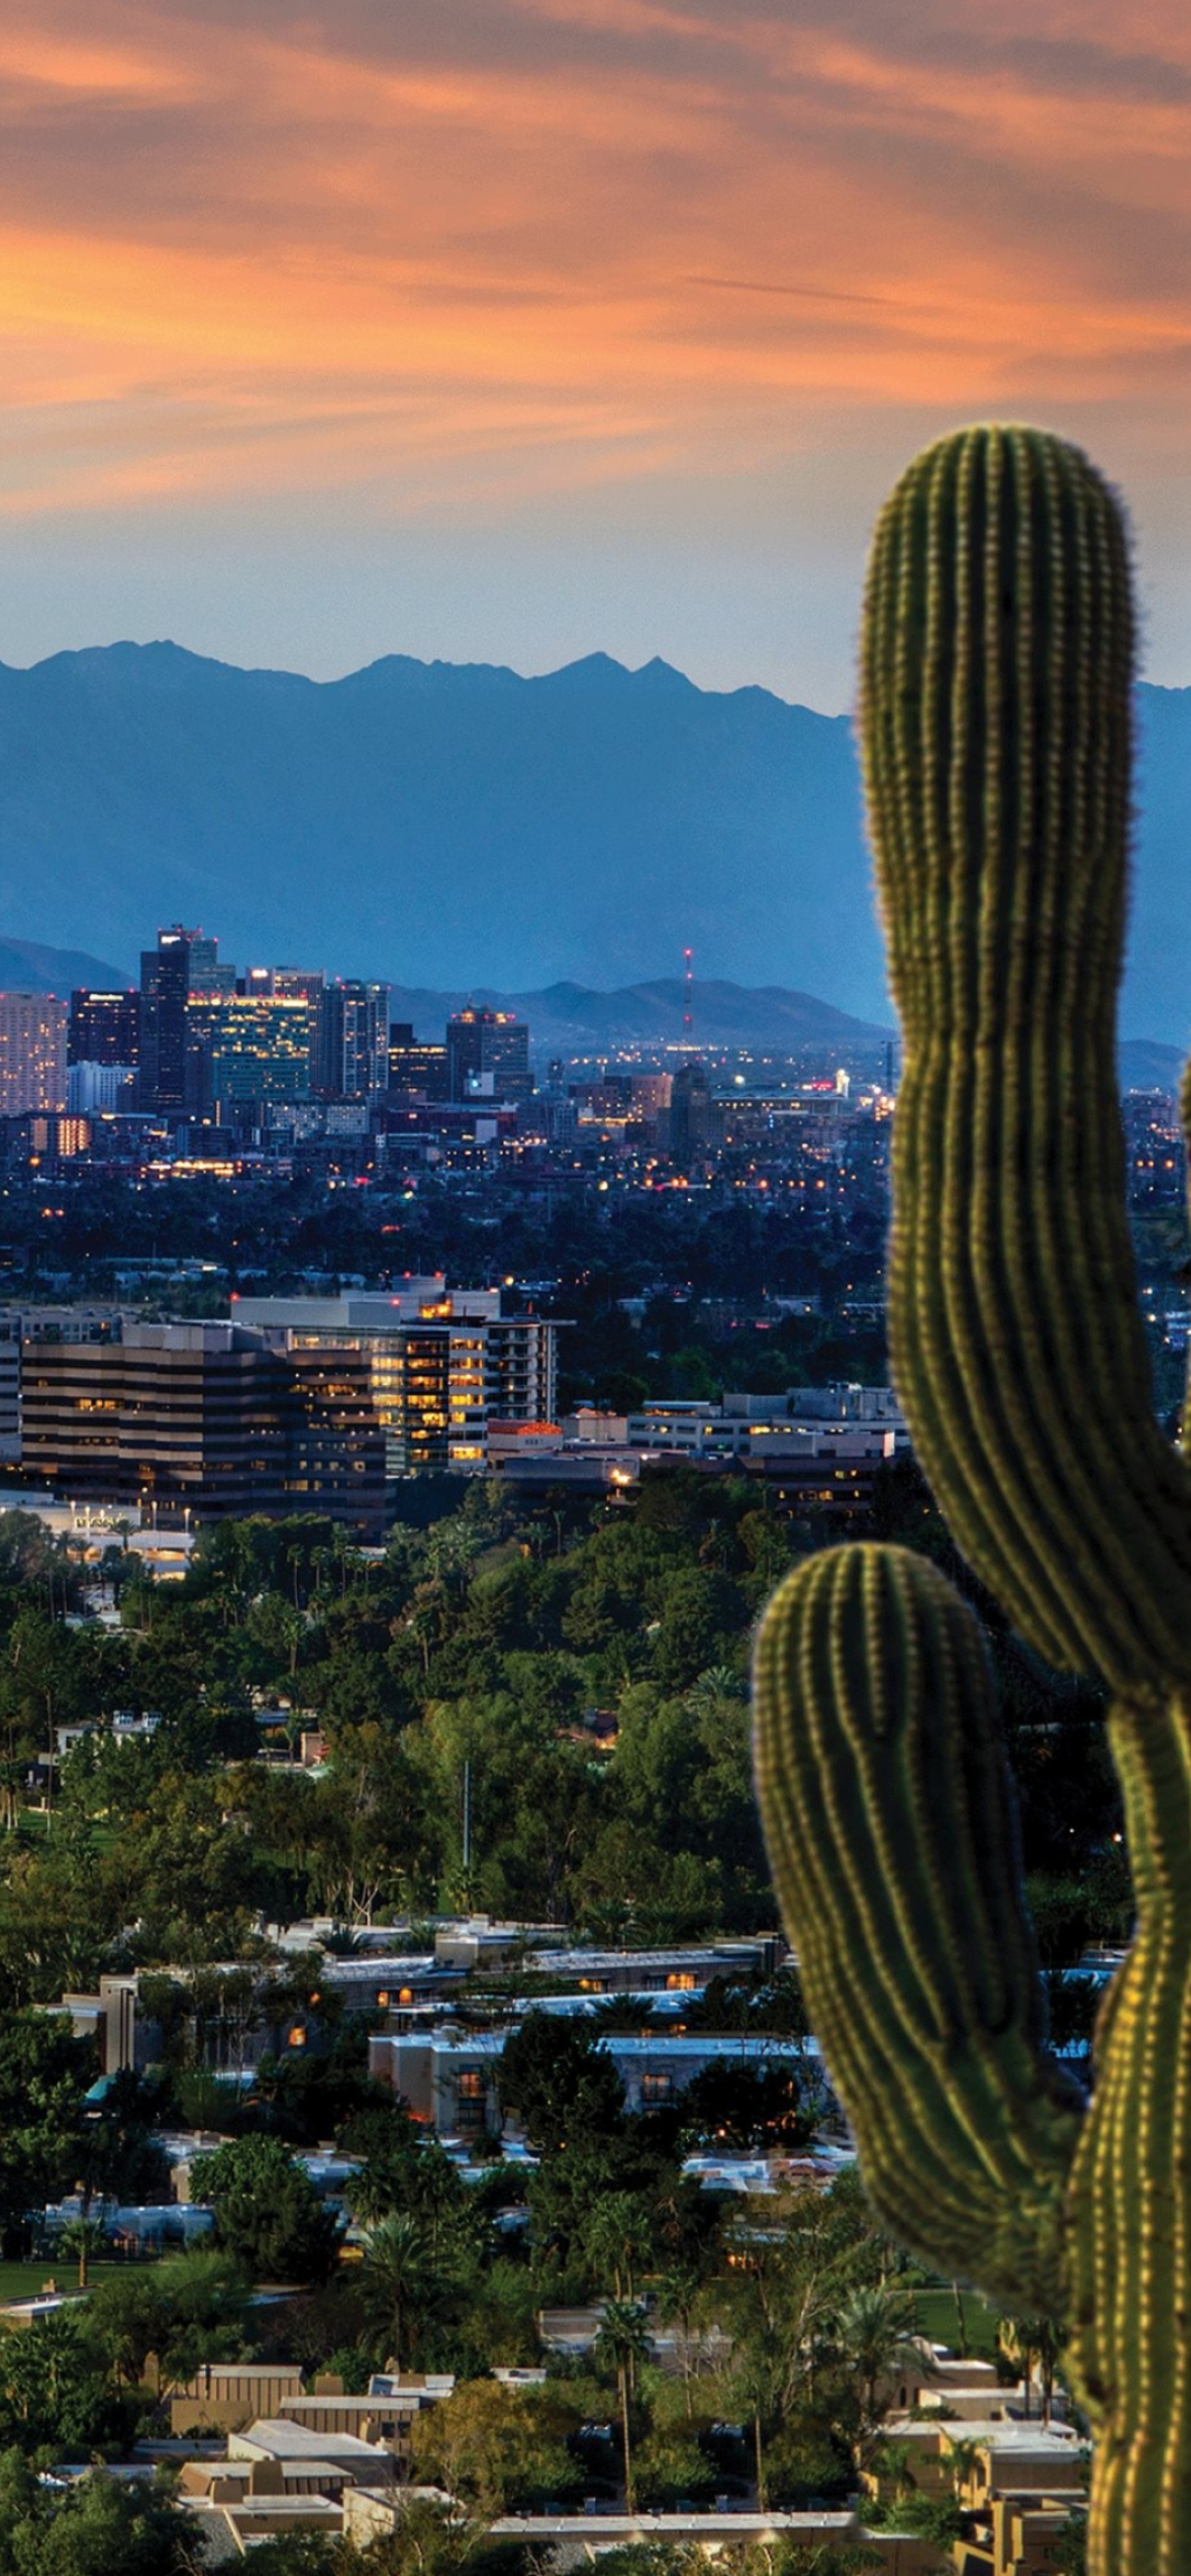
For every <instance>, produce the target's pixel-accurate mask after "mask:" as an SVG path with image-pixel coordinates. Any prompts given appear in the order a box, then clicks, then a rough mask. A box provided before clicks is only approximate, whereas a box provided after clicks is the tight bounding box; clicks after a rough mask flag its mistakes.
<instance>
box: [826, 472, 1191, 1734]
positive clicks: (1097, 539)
mask: <svg viewBox="0 0 1191 2576" xmlns="http://www.w3.org/2000/svg"><path fill="white" fill-rule="evenodd" d="M1131 654H1132V621H1131V612H1130V606H1129V584H1128V562H1127V552H1126V546H1125V539H1124V535H1123V530H1122V527H1121V522H1120V518H1119V514H1118V512H1117V510H1116V507H1115V504H1114V503H1113V501H1112V499H1111V496H1110V495H1109V494H1108V492H1107V491H1106V489H1105V487H1104V486H1103V484H1102V483H1101V482H1100V480H1099V478H1098V477H1097V476H1096V475H1095V474H1094V473H1093V471H1092V469H1091V468H1090V467H1089V466H1088V465H1087V463H1086V461H1085V459H1084V458H1083V457H1082V456H1080V455H1079V454H1078V453H1077V451H1076V450H1074V449H1072V448H1068V447H1066V446H1064V445H1063V443H1062V442H1061V441H1059V440H1055V439H1048V438H1044V437H1042V436H1040V435H1039V434H1038V433H1036V432H1032V431H1025V430H996V429H977V430H971V431H965V432H962V433H960V434H959V435H958V436H956V437H953V438H951V439H947V440H944V441H943V442H942V443H941V444H940V445H939V446H937V447H935V448H933V449H931V450H928V452H927V454H926V455H925V456H924V457H922V458H921V459H920V460H919V461H918V463H917V464H916V465H915V466H913V467H911V469H910V471H909V473H908V474H907V475H906V476H905V477H904V478H903V480H902V482H901V483H900V484H899V485H898V487H897V489H896V491H895V492H894V494H893V496H892V499H891V500H890V502H889V503H888V505H887V507H886V510H885V512H884V514H883V516H882V518H881V521H880V523H879V525H878V529H877V534H876V538H875V542H874V550H873V559H872V567H871V572H870V578H869V588H868V613H867V631H866V642H865V649H864V661H863V703H864V732H865V767H866V785H867V795H868V806H869V818H870V828H871V833H872V838H873V843H874V848H875V851H876V857H877V870H878V880H879V884H880V889H881V895H882V902H883V908H884V912H885V917H886V921H887V924H888V930H889V947H890V964H891V974H892V979H893V984H894V990H895V994H896V998H897V1002H898V1006H899V1010H900V1013H901V1017H902V1022H903V1029H904V1035H905V1067H904V1074H903V1079H902V1084H901V1088H900V1090H899V1094H898V1106H897V1118H896V1121H895V1132H894V1226H893V1239H892V1257H891V1274H890V1300H889V1325H890V1342H891V1349H892V1353H893V1363H894V1375H895V1378H896V1382H897V1384H898V1387H899V1390H900V1392H901V1394H902V1398H903V1401H904V1403H905V1405H906V1409H907V1412H908V1413H909V1415H910V1418H911V1422H912V1424H913V1428H914V1435H915V1445H916V1448H917V1450H918V1454H919V1456H920V1458H921V1460H922V1464H923V1466H924V1468H925V1470H926V1473H927V1475H928V1477H929V1478H930V1481H931V1484H932V1486H933V1488H934V1491H935V1493H936V1495H937V1497H938V1500H939V1502H940V1504H941V1506H942V1508H943V1510H944V1511H945V1513H946V1515H947V1518H948V1520H949V1522H950V1524H951V1527H952V1529H953V1531H954V1533H955V1536H956V1538H957V1539H958V1541H959V1543H960V1545H961V1546H962V1547H963V1549H964V1551H965V1554H966V1555H967V1556H968V1557H969V1558H970V1560H971V1562H972V1563H973V1565H974V1566H975V1567H976V1568H977V1570H978V1571H979V1573H980V1574H981V1576H982V1577H983V1579H984V1580H985V1581H986V1582H987V1583H988V1584H989V1585H990V1586H991V1587H992V1589H993V1590H994V1591H995V1592H996V1593H997V1594H998V1596H999V1598H1000V1600H1001V1601H1002V1603H1003V1604H1004V1606H1005V1608H1006V1609H1007V1610H1008V1612H1009V1613H1010V1615H1011V1617H1012V1618H1013V1620H1014V1622H1015V1624H1016V1625H1017V1626H1018V1627H1019V1628H1020V1629H1021V1630H1022V1633H1023V1634H1024V1635H1025V1636H1026V1637H1028V1638H1029V1639H1030V1641H1031V1642H1032V1643H1033V1644H1034V1645H1035V1646H1036V1647H1037V1648H1038V1650H1039V1651H1040V1652H1041V1653H1042V1654H1044V1655H1045V1656H1046V1657H1047V1658H1048V1660H1049V1661H1050V1662H1052V1663H1054V1664H1057V1665H1060V1666H1064V1667H1067V1668H1069V1669H1074V1670H1079V1671H1086V1670H1088V1669H1092V1670H1097V1671H1100V1672H1102V1673H1103V1674H1104V1675H1105V1676H1106V1677H1107V1678H1108V1680H1109V1681H1110V1682H1111V1683H1112V1685H1113V1687H1114V1689H1115V1690H1117V1691H1118V1692H1119V1693H1120V1694H1121V1695H1122V1696H1123V1697H1125V1698H1128V1699H1129V1700H1131V1701H1132V1702H1134V1703H1136V1702H1137V1701H1139V1700H1140V1699H1143V1698H1144V1697H1146V1696H1147V1695H1149V1694H1158V1693H1161V1692H1163V1691H1164V1690H1165V1688H1166V1686H1167V1685H1168V1683H1169V1682H1170V1681H1171V1680H1172V1679H1175V1680H1177V1681H1179V1682H1180V1683H1191V1476H1189V1475H1188V1472H1187V1469H1186V1468H1185V1467H1184V1465H1183V1463H1182V1461H1181V1460H1180V1459H1179V1458H1178V1457H1177V1456H1176V1455H1175V1454H1174V1453H1173V1452H1172V1451H1171V1450H1170V1449H1169V1447H1168V1446H1167V1444H1166V1443H1165V1441H1164V1440H1163V1439H1162V1437H1161V1435H1160V1433H1159V1431H1158V1429H1157V1426H1156V1425H1155V1423H1154V1422H1153V1420H1152V1417H1151V1413H1150V1407H1149V1371H1148V1361H1147V1355H1146V1348H1145V1339H1144V1333H1143V1329H1142V1326H1141V1323H1140V1319H1139V1317H1138V1314H1137V1310H1136V1305H1135V1300H1134V1272H1133V1260H1132V1252H1131V1247H1130V1242H1129V1235H1128V1229H1127V1224H1126V1219H1125V1212H1124V1197H1123V1177H1124V1148H1123V1138H1122V1134H1121V1126H1120V1116H1119V1111H1118V1107H1117V1099H1116V1088H1115V1083H1116V1076H1115V1055H1114V1038H1113V1013H1114V1004H1115V992H1116V982H1117V975H1118V970H1119V960H1120V946H1121V934H1122V920H1123V907H1124V895H1125V857H1126V847H1125V845H1126V826H1127V814H1128V760H1129V698H1128V679H1129V671H1130V663H1131Z"/></svg>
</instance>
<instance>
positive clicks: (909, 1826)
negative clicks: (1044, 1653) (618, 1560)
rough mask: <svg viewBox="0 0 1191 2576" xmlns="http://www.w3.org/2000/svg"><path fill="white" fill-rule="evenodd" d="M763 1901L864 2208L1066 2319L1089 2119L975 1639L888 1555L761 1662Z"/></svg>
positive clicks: (953, 2269) (837, 1589)
mask: <svg viewBox="0 0 1191 2576" xmlns="http://www.w3.org/2000/svg"><path fill="white" fill-rule="evenodd" d="M755 1705H756V1769H757V1782H758V1792H759V1796H760V1802H761V1809H762V1815H763V1818H764V1822H765V1829H766V1836H767V1841H768V1845H769V1852H770V1859H771V1863H772V1867H773V1874H774V1881H775V1885H776V1887H777V1890H778V1894H779V1897H780V1899H781V1903H782V1910H783V1914H784V1917H785V1920H786V1925H787V1929H788V1931H789V1933H790V1937H791V1939H792V1941H793V1943H794V1945H795V1947H796V1950H797V1953H798V1961H799V1970H800V1974H801V1976H802V1979H803V1984H804V1987H805V1991H806V1995H807V2001H808V2005H809V2007H810V2012H811V2018H812V2022H813V2026H814V2028H815V2030H816V2032H817V2033H818V2035H819V2038H820V2040H821V2042H822V2044H823V2047H824V2051H825V2054H826V2057H827V2061H828V2064H829V2067H830V2070H831V2073H832V2076H833V2079H834V2081H835V2083H836V2085H837V2088H838V2090H839V2093H840V2097H841V2100H842V2101H843V2103H844V2106H845V2108H846V2110H847V2111H848V2113H849V2116H850V2118H851V2120H852V2123H853V2126H854V2129H855V2132H856V2136H857V2140H858V2144H859V2150H860V2160H861V2167H862V2171H863V2173H864V2178H865V2182H866V2185H867V2188H868V2192H869V2195H870V2198H871V2199H872V2201H873V2203H874V2205H875V2207H876V2208H877V2210H878V2212H879V2214H880V2215H881V2217H882V2218H883V2219H884V2220H885V2222H886V2223H887V2224H888V2225H889V2226H890V2227H891V2228H893V2229H894V2231H895V2232H896V2233H897V2234H898V2235H900V2236H901V2237H902V2238H903V2239H904V2240H905V2241H906V2242H908V2243H909V2244H911V2245H912V2246H913V2247H914V2248H915V2250H916V2251H918V2252H919V2253H920V2254H922V2255H923V2256H924V2257H925V2258H926V2259H927V2260H928V2261H930V2262H931V2263H933V2264H935V2265H937V2266H938V2268H940V2269H941V2270H944V2271H946V2272H948V2273H950V2274H954V2275H958V2276H960V2277H962V2278H964V2279H974V2278H975V2279H979V2281H980V2282H981V2284H982V2285H983V2286H985V2287H987V2288H988V2289H990V2290H993V2291H995V2292H997V2293H999V2294H1001V2295H1002V2296H1003V2297H1005V2298H1006V2299H1012V2300H1013V2301H1015V2302H1021V2301H1023V2300H1028V2301H1030V2302H1032V2303H1033V2304H1035V2305H1042V2306H1044V2307H1046V2306H1049V2307H1050V2308H1052V2309H1053V2308H1056V2307H1057V2306H1058V2305H1059V2304H1060V2299H1061V2267H1062V2251H1061V2241H1060V2240H1061V2204H1062V2196H1063V2192H1064V2188H1065V2185H1066V2181H1067V2176H1068V2173H1069V2168H1070V2163H1071V2158H1072V2155H1073V2152H1074V2146H1075V2139H1076V2136H1077V2133H1078V2130H1079V2126H1080V2122H1081V2118H1082V2113H1083V2097H1082V2095H1081V2094H1080V2092H1079V2089H1078V2087H1076V2086H1074V2085H1072V2084H1070V2083H1069V2081H1068V2079H1066V2078H1065V2077H1064V2076H1063V2074H1062V2072H1061V2070H1060V2069H1059V2068H1058V2066H1057V2065H1056V2064H1055V2062H1054V2060H1053V2059H1050V2058H1048V2057H1047V2055H1046V2052H1045V2048H1044V2032H1045V2007H1044V2001H1043V1996H1042V1989H1041V1986H1040V1982H1039V1978H1038V1973H1037V1965H1036V1960H1035V1954H1034V1947H1033V1939H1032V1934H1031V1931H1030V1926H1029V1922H1028V1918H1027V1916H1026V1913H1025V1909H1024V1905H1023V1901H1022V1897H1021V1893H1020V1883H1019V1866H1018V1854H1017V1837H1016V1820H1015V1812H1014V1807H1013V1801H1012V1791H1011V1785H1010V1781H1009V1776H1008V1772H1007V1769H1006V1765H1005V1761H1004V1756H1003V1753H1002V1749H1001V1743H1000V1738H999V1733H998V1728H997V1720H996V1712H995V1707H994V1703H993V1696H992V1686H991V1679H990V1675H989V1671H988V1665H987V1659H986V1656H985V1652H984V1647H983V1642H982V1640H981V1637H980V1633H979V1629H978V1627H977V1625H976V1622H975V1620H974V1618H973V1617H972V1614H971V1612H970V1611H968V1610H967V1609H966V1608H965V1607H964V1605H963V1603H962V1602H961V1601H960V1600H959V1598H958V1596H957V1594H956V1593H955V1592H954V1591H953V1590H952V1588H951V1586H950V1585H949V1584H948V1583H947V1582H946V1581H945V1580H944V1578H943V1577H942V1576H941V1575H940V1574H939V1573H938V1572H937V1571H936V1570H935V1569H934V1568H933V1567H931V1566H929V1565H927V1564H926V1563H925V1562H924V1561H923V1560H922V1559H921V1558H919V1557H916V1556H913V1555H911V1554H910V1553H909V1551H907V1550H905V1549H901V1548H887V1547H871V1546H862V1547H849V1548H843V1549H837V1550H832V1551H831V1552H830V1553H827V1554H824V1555H822V1556H816V1557H813V1558H812V1559H811V1560H810V1561H809V1563H808V1564H807V1565H805V1566H803V1567H801V1568H799V1569H798V1570H797V1571H796V1572H795V1573H794V1574H793V1575H792V1576H791V1577H789V1578H788V1580H787V1582H786V1583H785V1584H783V1586H782V1587H781V1589H780V1590H779V1592H778V1593H777V1595H776V1596H775V1599H774V1601H773V1602H772V1604H771V1605H770V1608H769V1610H768V1611H767V1613H766V1617H765V1620H764V1622H763V1625H762V1628H761V1631H760V1634H759V1638H758V1644H757V1657H756V1676H755Z"/></svg>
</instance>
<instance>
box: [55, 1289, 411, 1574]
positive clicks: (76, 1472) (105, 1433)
mask: <svg viewBox="0 0 1191 2576" xmlns="http://www.w3.org/2000/svg"><path fill="white" fill-rule="evenodd" d="M20 1401H21V1450H22V1462H23V1464H24V1465H25V1466H26V1467H27V1468H28V1469H29V1471H30V1473H31V1474H32V1475H34V1476H36V1477H38V1478H39V1479H40V1480H41V1481H42V1482H44V1484H45V1485H46V1486H47V1487H49V1488H50V1490H51V1491H53V1492H55V1493H60V1494H65V1495H67V1496H68V1497H69V1498H70V1499H71V1500H72V1501H74V1502H97V1503H108V1504H121V1505H125V1506H127V1507H129V1508H130V1509H135V1510H136V1511H137V1512H138V1513H140V1512H143V1511H144V1510H146V1509H150V1510H152V1511H153V1512H155V1513H160V1514H162V1515H163V1516H164V1517H166V1518H169V1517H174V1518H176V1519H177V1520H179V1521H186V1520H190V1519H194V1520H197V1521H212V1520H222V1519H226V1518H229V1517H237V1518H239V1517H244V1516H246V1515H249V1514H252V1513H264V1514H266V1515H268V1516H269V1517H271V1518H279V1517H284V1516H286V1515H288V1514H291V1513H295V1512H321V1513H326V1514H327V1515H328V1516H329V1517H331V1518H332V1519H335V1520H340V1521H343V1522H344V1523H346V1525H347V1526H348V1527H349V1528H352V1529H354V1530H356V1531H357V1533H358V1534H359V1535H360V1536H361V1537H373V1536H379V1535H380V1534H381V1533H382V1532H383V1528H384V1464H385V1461H384V1442H383V1435H382V1432H381V1428H380V1425H379V1423H378V1421H377V1418H376V1413H375V1409H374V1406H373V1402H372V1393H371V1386H370V1382H369V1375H368V1370H367V1366H366V1364H365V1362H364V1361H363V1360H362V1359H361V1356H360V1354H359V1353H358V1352H357V1351H353V1350H352V1349H350V1348H342V1349H340V1348H335V1349H318V1348H314V1349H309V1350H307V1349H303V1350H298V1351H295V1352H293V1353H290V1352H288V1351H279V1350H278V1349H276V1348H275V1347H273V1346H272V1344H271V1343H270V1341H269V1339H268V1338H267V1336H266V1335H265V1334H264V1333H261V1332H253V1331H251V1330H248V1329H245V1327H244V1326H243V1325H241V1324H240V1323H238V1322H236V1323H226V1324H225V1323H188V1324H144V1323H130V1322H125V1324H124V1326H123V1329H122V1331H121V1334H120V1337H119V1339H118V1340H111V1341H94V1342H92V1341H88V1342H67V1341H63V1340H60V1339H54V1340H49V1339H39V1340H28V1341H26V1342H25V1343H24V1344H23V1346H22V1357H21V1398H20Z"/></svg>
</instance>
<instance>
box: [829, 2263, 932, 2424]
mask: <svg viewBox="0 0 1191 2576" xmlns="http://www.w3.org/2000/svg"><path fill="white" fill-rule="evenodd" d="M835 2327H836V2336H837V2339H838V2342H839V2344H840V2347H841V2349H842V2351H843V2353H844V2354H845V2356H846V2358H847V2361H848V2364H849V2367H850V2368H851V2369H852V2370H853V2371H854V2372H855V2374H856V2378H857V2381H858V2393H859V2398H860V2411H861V2430H862V2438H871V2435H872V2434H873V2433H874V2432H875V2431H876V2428H877V2426H878V2425H879V2423H880V2421H881V2418H882V2416H883V2415H884V2413H885V2412H886V2403H885V2401H883V2399H882V2396H881V2383H882V2381H883V2380H888V2379H890V2378H892V2376H893V2374H894V2373H895V2372H896V2371H899V2370H914V2371H918V2372H921V2371H923V2370H924V2368H926V2367H927V2365H928V2364H929V2358H930V2356H929V2351H928V2348H927V2346H926V2345H925V2344H924V2342H923V2340H922V2337H921V2335H920V2334H919V2333H918V2332H917V2329H916V2326H915V2321H914V2303H913V2300H912V2299H911V2298H909V2297H908V2296H907V2294H906V2293H905V2292H904V2291H902V2290H896V2289H891V2288H890V2287H888V2286H887V2285H886V2284H884V2283H882V2282H875V2283H872V2284H868V2283H864V2284H861V2286H860V2287H858V2288H857V2289H854V2290H852V2291H851V2292H850V2293H849V2295H848V2297H847V2298H846V2299H845V2300H844V2301H843V2302H842V2304H841V2306H840V2307H839V2309H838V2311H837V2314H836V2319H835Z"/></svg>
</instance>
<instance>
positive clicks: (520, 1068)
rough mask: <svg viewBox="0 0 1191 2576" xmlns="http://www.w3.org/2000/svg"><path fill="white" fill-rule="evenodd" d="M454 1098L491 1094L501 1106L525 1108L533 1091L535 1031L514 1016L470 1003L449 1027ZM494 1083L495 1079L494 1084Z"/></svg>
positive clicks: (451, 1080)
mask: <svg viewBox="0 0 1191 2576" xmlns="http://www.w3.org/2000/svg"><path fill="white" fill-rule="evenodd" d="M447 1073H448V1077H449V1081H450V1095H449V1096H450V1098H451V1099H452V1100H466V1099H468V1098H469V1097H470V1095H471V1094H472V1093H473V1092H475V1091H480V1090H486V1091H491V1093H492V1096H493V1098H494V1099H496V1100H512V1101H518V1102H523V1101H526V1100H528V1099H529V1097H530V1094H531V1093H532V1091H533V1075H532V1073H531V1072H530V1069H529V1030H528V1028H527V1026H526V1023H525V1021H524V1020H519V1019H518V1018H517V1016H516V1014H515V1012H513V1011H489V1010H485V1009H481V1008H479V1007H478V1006H477V1005H476V1004H475V1003H474V1002H469V1003H468V1004H467V1006H466V1008H465V1009H464V1010H462V1011H455V1012H453V1014H452V1016H451V1018H450V1019H449V1020H448V1022H447ZM489 1077H490V1079H489Z"/></svg>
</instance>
